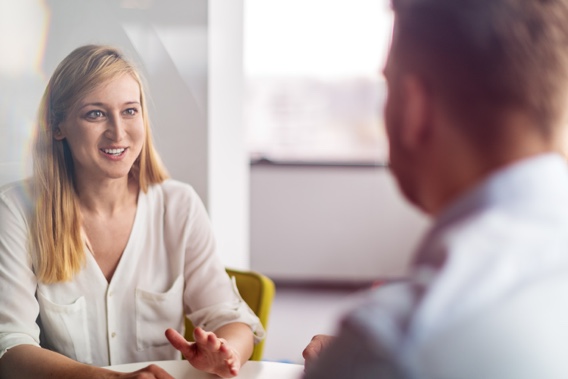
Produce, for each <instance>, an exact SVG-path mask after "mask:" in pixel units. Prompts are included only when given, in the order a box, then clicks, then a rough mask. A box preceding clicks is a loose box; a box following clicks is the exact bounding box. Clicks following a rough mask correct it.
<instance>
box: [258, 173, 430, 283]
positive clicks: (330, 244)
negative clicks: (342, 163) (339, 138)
mask: <svg viewBox="0 0 568 379" xmlns="http://www.w3.org/2000/svg"><path fill="white" fill-rule="evenodd" d="M428 225H429V220H428V219H427V218H426V217H425V216H424V215H423V214H422V213H420V212H418V211H417V210H416V209H414V208H412V207H411V206H410V205H409V204H408V203H407V202H406V201H405V200H404V199H403V198H402V196H401V195H400V193H399V191H398V188H397V186H396V184H395V182H394V180H393V178H392V176H391V174H390V172H389V171H388V169H385V168H380V167H338V166H332V167H325V166H291V165H265V164H260V165H253V166H252V170H251V261H252V262H251V264H252V268H253V269H255V270H258V271H261V272H263V273H265V274H267V275H269V276H271V277H273V278H275V279H279V280H283V281H299V282H305V281H308V282H313V281H320V282H361V281H372V280H377V279H386V278H400V277H402V276H404V275H405V274H406V273H407V268H408V263H409V261H410V259H411V257H412V253H413V251H414V249H415V247H416V245H417V244H418V243H419V240H420V238H421V237H422V235H423V233H424V231H425V230H426V228H427V226H428Z"/></svg>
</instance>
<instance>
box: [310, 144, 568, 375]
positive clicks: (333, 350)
mask: <svg viewBox="0 0 568 379" xmlns="http://www.w3.org/2000/svg"><path fill="white" fill-rule="evenodd" d="M417 257H418V263H417V266H416V269H415V275H414V276H413V279H412V280H411V281H409V282H406V283H398V284H393V285H388V286H385V287H384V288H378V289H377V290H375V291H373V293H371V294H370V296H369V299H368V301H367V302H366V303H365V304H364V305H362V306H360V307H359V308H357V309H356V310H355V311H354V312H352V313H351V314H350V315H349V316H348V317H347V318H346V319H345V320H344V321H343V324H342V329H341V333H340V335H339V336H338V342H339V343H337V344H335V345H334V346H332V347H330V349H329V350H328V351H325V352H324V353H323V354H322V357H321V362H320V364H319V365H318V368H317V370H315V371H314V372H313V373H311V376H310V375H308V377H309V378H324V377H328V378H334V377H337V378H339V377H347V376H346V375H348V377H349V378H350V379H359V378H370V377H379V378H412V379H445V378H447V379H457V378H460V379H461V378H472V379H473V378H476V379H477V378H483V379H493V378H494V379H521V378H527V379H528V378H536V377H539V378H540V377H542V378H547V379H548V378H568V359H566V358H565V357H564V355H563V354H559V352H565V351H568V301H566V300H568V166H567V165H566V163H565V162H564V160H563V159H562V158H561V157H560V156H557V155H552V154H550V155H543V156H539V157H536V158H531V159H527V160H523V161H521V162H520V163H517V164H514V165H512V166H511V167H506V168H505V169H503V170H501V171H499V172H497V173H496V174H495V175H493V176H492V177H490V178H489V179H488V180H487V181H485V182H484V183H482V184H481V185H480V186H478V187H477V188H475V189H473V190H472V191H471V192H469V193H468V194H466V195H464V196H463V197H461V198H460V199H458V200H457V201H456V202H455V203H454V204H453V205H451V206H450V207H449V209H448V210H447V211H446V212H444V213H443V214H442V215H440V217H439V218H438V219H437V222H436V224H435V226H434V227H433V229H432V231H431V232H430V233H429V235H428V236H427V237H426V238H425V241H424V243H423V245H422V247H421V249H420V250H419V254H418V256H417ZM355 349H358V350H359V353H358V354H353V350H355ZM346 357H351V359H350V361H349V362H346ZM324 367H326V369H325V370H324V369H323V368H324ZM338 372H342V373H343V374H342V375H343V376H341V375H336V374H337V373H338ZM535 372H540V373H541V375H537V376H535Z"/></svg>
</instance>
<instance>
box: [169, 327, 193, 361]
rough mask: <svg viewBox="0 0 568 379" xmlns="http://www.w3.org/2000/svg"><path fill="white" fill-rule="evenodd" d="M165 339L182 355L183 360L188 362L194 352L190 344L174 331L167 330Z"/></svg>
mask: <svg viewBox="0 0 568 379" xmlns="http://www.w3.org/2000/svg"><path fill="white" fill-rule="evenodd" d="M166 338H167V339H168V341H170V343H171V344H172V346H173V347H175V348H176V349H177V350H179V352H180V353H182V354H183V356H184V357H185V359H188V360H189V359H190V358H191V357H192V356H193V354H194V351H193V349H192V348H191V345H192V344H191V342H188V341H187V340H186V339H185V337H184V336H182V335H181V334H179V333H178V332H177V331H176V330H174V329H167V330H166Z"/></svg>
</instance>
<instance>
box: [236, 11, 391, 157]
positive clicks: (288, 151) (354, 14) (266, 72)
mask: <svg viewBox="0 0 568 379" xmlns="http://www.w3.org/2000/svg"><path fill="white" fill-rule="evenodd" d="M392 21H393V15H392V11H391V10H390V8H389V4H388V2H387V1H386V0H384V1H381V0H245V14H244V69H245V91H246V92H245V94H246V96H245V104H244V120H245V126H246V127H247V133H248V146H249V152H250V156H251V159H252V160H253V161H255V160H260V159H267V160H270V161H274V162H287V163H290V162H291V163H315V164H330V163H331V164H381V163H384V162H385V161H386V159H387V143H386V136H385V133H384V127H383V117H382V109H383V106H382V105H383V103H384V100H385V96H386V84H385V82H384V79H383V77H382V75H381V71H382V68H383V65H384V61H385V57H386V53H387V50H388V44H389V41H390V34H391V28H392Z"/></svg>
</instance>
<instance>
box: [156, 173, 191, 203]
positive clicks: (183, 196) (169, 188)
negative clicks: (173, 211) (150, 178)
mask: <svg viewBox="0 0 568 379" xmlns="http://www.w3.org/2000/svg"><path fill="white" fill-rule="evenodd" d="M148 195H149V196H150V197H159V198H161V199H163V201H164V202H165V204H166V205H175V204H179V205H181V204H191V203H194V202H195V201H201V200H200V198H199V195H198V194H197V192H196V191H195V189H194V188H193V186H191V185H190V184H188V183H184V182H181V181H179V180H175V179H166V180H164V181H163V182H161V183H156V184H153V185H152V186H150V188H149V189H148Z"/></svg>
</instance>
